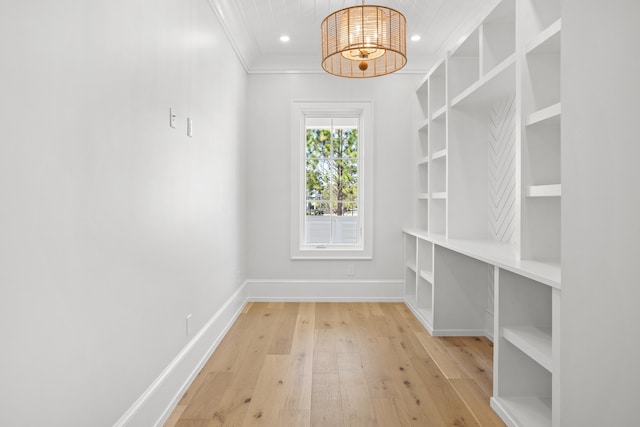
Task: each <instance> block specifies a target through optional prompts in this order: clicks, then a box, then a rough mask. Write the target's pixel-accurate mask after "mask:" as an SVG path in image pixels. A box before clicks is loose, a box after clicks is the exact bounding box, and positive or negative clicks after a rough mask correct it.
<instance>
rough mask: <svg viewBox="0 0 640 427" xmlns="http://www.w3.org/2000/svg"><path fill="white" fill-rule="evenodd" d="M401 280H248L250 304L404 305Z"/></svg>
mask: <svg viewBox="0 0 640 427" xmlns="http://www.w3.org/2000/svg"><path fill="white" fill-rule="evenodd" d="M403 286H404V282H403V281H401V280H249V281H247V295H248V298H249V301H297V302H308V301H310V302H350V301H358V302H403V301H404V288H403Z"/></svg>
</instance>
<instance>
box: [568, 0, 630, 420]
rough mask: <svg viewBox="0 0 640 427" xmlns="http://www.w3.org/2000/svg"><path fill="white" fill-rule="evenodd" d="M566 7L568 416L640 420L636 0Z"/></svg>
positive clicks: (576, 2)
mask: <svg viewBox="0 0 640 427" xmlns="http://www.w3.org/2000/svg"><path fill="white" fill-rule="evenodd" d="M562 8H563V10H562V67H563V69H562V76H563V77H562V168H563V169H562V187H563V188H562V227H563V228H562V303H561V305H562V314H561V318H562V328H561V331H562V347H561V352H562V354H561V358H562V362H561V377H560V378H561V380H560V381H561V387H562V409H561V417H562V425H563V426H594V427H596V426H623V425H637V424H638V417H637V405H638V397H640V388H639V386H638V384H640V369H639V368H638V355H639V354H640V335H639V334H638V327H639V325H640V308H639V304H640V267H639V266H640V262H639V258H640V250H639V248H640V246H639V243H640V187H639V184H640V166H639V163H638V162H639V159H640V140H639V137H638V118H639V117H640V102H639V101H638V100H639V99H640V55H639V54H638V40H640V26H638V16H640V2H637V1H636V0H612V1H607V2H603V1H599V0H587V1H585V0H563V1H562Z"/></svg>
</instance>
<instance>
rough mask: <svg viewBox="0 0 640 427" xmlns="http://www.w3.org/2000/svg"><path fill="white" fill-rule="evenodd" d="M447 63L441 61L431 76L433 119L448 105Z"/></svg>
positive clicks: (430, 103)
mask: <svg viewBox="0 0 640 427" xmlns="http://www.w3.org/2000/svg"><path fill="white" fill-rule="evenodd" d="M445 76H446V63H445V62H444V61H441V62H440V64H438V65H437V66H436V68H435V69H434V70H433V72H432V73H431V75H430V76H429V90H430V98H429V99H430V101H429V108H430V111H431V117H433V116H434V115H435V112H437V111H439V110H441V109H442V108H444V107H445V105H446V84H445V83H446V80H445Z"/></svg>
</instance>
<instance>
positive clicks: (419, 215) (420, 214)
mask: <svg viewBox="0 0 640 427" xmlns="http://www.w3.org/2000/svg"><path fill="white" fill-rule="evenodd" d="M416 227H417V229H418V230H419V231H422V232H427V231H429V199H428V198H426V199H418V201H417V206H416Z"/></svg>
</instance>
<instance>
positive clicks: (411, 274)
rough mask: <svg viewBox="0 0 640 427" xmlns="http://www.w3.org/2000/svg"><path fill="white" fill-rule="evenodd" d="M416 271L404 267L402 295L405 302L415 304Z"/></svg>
mask: <svg viewBox="0 0 640 427" xmlns="http://www.w3.org/2000/svg"><path fill="white" fill-rule="evenodd" d="M416 277H417V276H416V272H415V271H414V270H412V269H411V268H409V267H405V268H404V296H405V299H406V300H407V302H409V303H410V304H412V305H414V306H415V305H416Z"/></svg>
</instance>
